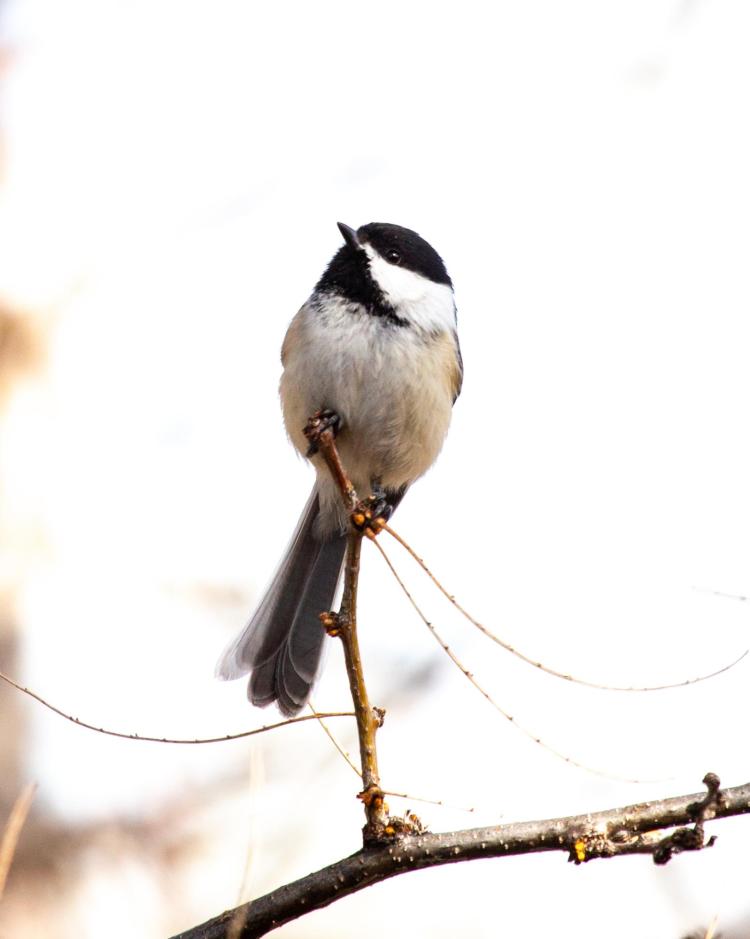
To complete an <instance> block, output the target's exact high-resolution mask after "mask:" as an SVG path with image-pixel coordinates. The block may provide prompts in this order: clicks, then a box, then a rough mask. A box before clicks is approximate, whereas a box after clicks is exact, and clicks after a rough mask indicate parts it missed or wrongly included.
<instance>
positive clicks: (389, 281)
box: [364, 245, 456, 329]
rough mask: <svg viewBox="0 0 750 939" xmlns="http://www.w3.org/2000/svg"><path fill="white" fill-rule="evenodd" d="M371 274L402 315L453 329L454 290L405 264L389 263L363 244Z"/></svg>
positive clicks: (422, 324) (430, 326)
mask: <svg viewBox="0 0 750 939" xmlns="http://www.w3.org/2000/svg"><path fill="white" fill-rule="evenodd" d="M364 248H365V251H366V252H367V256H368V257H369V259H370V273H371V274H372V277H373V279H374V280H375V282H376V283H377V284H378V286H379V287H380V289H381V290H382V291H383V293H384V294H385V296H386V299H387V300H388V302H389V303H390V304H391V305H392V306H393V307H394V308H395V309H396V311H397V312H398V314H399V315H400V316H403V318H404V319H407V320H409V321H410V322H412V323H414V325H415V326H420V327H422V328H424V329H435V328H438V329H452V328H453V326H454V323H455V309H456V308H455V304H454V300H453V291H452V290H451V288H450V287H449V286H448V285H447V284H436V283H435V282H434V281H432V280H429V279H428V278H427V277H422V275H421V274H416V273H415V272H414V271H410V270H408V269H407V268H405V267H398V266H397V265H395V264H389V263H388V261H386V260H385V259H384V258H382V257H381V256H380V255H379V254H378V253H377V251H375V250H374V249H373V248H372V247H371V245H365V246H364Z"/></svg>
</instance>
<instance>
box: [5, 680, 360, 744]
mask: <svg viewBox="0 0 750 939" xmlns="http://www.w3.org/2000/svg"><path fill="white" fill-rule="evenodd" d="M0 680H2V681H4V682H6V683H7V684H9V685H11V686H12V687H13V688H15V689H16V690H17V691H22V692H23V693H24V694H27V695H28V696H29V697H30V698H33V699H34V700H35V701H38V702H39V704H41V705H43V706H44V707H46V708H47V709H48V710H50V711H52V713H53V714H57V715H58V716H59V717H63V718H65V720H66V721H70V722H71V724H75V725H76V726H78V727H83V728H84V729H85V730H93V731H95V732H96V733H97V734H104V735H105V736H107V737H119V738H120V739H121V740H140V741H141V742H146V743H177V744H192V745H194V744H199V743H225V742H226V741H227V740H241V739H242V738H243V737H254V736H255V735H256V734H264V733H265V732H266V731H268V730H276V729H277V728H278V727H287V726H289V725H290V724H301V723H303V721H312V720H315V718H316V716H318V717H325V718H329V717H354V712H353V711H330V712H329V713H326V714H320V715H314V714H303V715H302V716H301V717H290V718H287V720H284V721H277V722H276V723H275V724H265V725H264V726H263V727H255V728H253V730H243V731H241V732H240V733H238V734H223V735H222V736H221V737H195V738H193V737H190V738H179V737H150V736H147V735H145V734H129V733H126V732H124V731H121V730H110V729H109V728H107V727H97V725H96V724H90V723H89V722H88V721H84V720H81V718H80V717H73V715H72V714H68V713H66V712H65V711H63V710H62V709H61V708H59V707H57V706H56V705H54V704H52V703H51V702H49V701H47V700H46V698H43V697H42V696H41V695H40V694H37V692H36V691H32V690H31V688H26V687H25V686H24V685H20V684H19V683H18V682H17V681H14V680H13V679H12V678H11V677H10V676H9V675H6V674H4V673H3V672H0Z"/></svg>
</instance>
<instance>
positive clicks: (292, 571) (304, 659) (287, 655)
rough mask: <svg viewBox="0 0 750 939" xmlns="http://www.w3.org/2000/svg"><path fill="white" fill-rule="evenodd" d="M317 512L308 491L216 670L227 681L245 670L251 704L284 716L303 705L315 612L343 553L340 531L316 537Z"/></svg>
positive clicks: (328, 596) (330, 594)
mask: <svg viewBox="0 0 750 939" xmlns="http://www.w3.org/2000/svg"><path fill="white" fill-rule="evenodd" d="M317 516H318V495H317V492H316V490H315V489H313V492H312V495H311V496H310V498H309V499H308V502H307V505H306V506H305V510H304V512H303V513H302V517H301V518H300V520H299V523H298V525H297V529H296V531H295V532H294V535H293V537H292V541H291V543H290V545H289V547H288V549H287V551H286V554H285V555H284V558H283V560H282V562H281V564H280V565H279V568H278V570H277V571H276V574H275V575H274V577H273V580H272V581H271V584H270V586H269V588H268V590H267V591H266V593H265V595H264V597H263V599H262V600H261V602H260V604H259V606H258V608H257V610H256V611H255V613H254V614H253V616H252V618H251V620H250V622H249V623H248V624H247V626H246V627H245V629H244V630H243V631H242V633H241V634H240V635H239V636H238V637H237V638H236V639H235V640H234V641H233V642H232V643H231V644H230V645H229V646H228V647H227V649H226V650H225V652H224V654H223V655H222V657H221V659H220V660H219V664H218V665H217V668H216V673H217V675H218V676H219V677H220V678H227V679H231V678H239V677H240V676H241V675H244V674H247V672H248V671H249V672H251V675H250V683H249V686H248V692H247V693H248V697H249V698H250V700H251V701H252V703H253V704H256V705H258V706H259V707H265V706H266V705H268V704H271V703H273V702H274V701H276V702H277V703H278V706H279V709H280V710H281V712H282V713H283V714H285V715H288V716H291V715H292V714H296V713H297V712H298V711H299V710H300V709H301V708H302V707H303V706H304V704H305V703H306V701H307V699H308V698H309V696H310V692H311V690H312V686H313V684H314V683H315V679H316V677H317V674H318V668H319V666H320V656H321V653H322V649H323V640H324V638H325V630H324V628H323V625H322V624H321V622H320V619H319V618H318V616H319V614H320V613H322V612H324V611H326V610H329V609H330V608H331V604H332V603H333V599H334V595H335V593H336V586H337V584H338V581H339V577H340V575H341V567H342V564H343V561H344V554H345V553H346V536H345V535H333V537H331V538H329V539H328V540H326V541H321V540H320V539H319V538H318V537H317V536H316V534H315V532H314V524H315V520H316V518H317Z"/></svg>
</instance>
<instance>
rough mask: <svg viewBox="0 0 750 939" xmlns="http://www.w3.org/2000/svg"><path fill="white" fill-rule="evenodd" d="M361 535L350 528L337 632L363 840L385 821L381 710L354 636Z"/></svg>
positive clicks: (373, 837)
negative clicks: (352, 728) (353, 719)
mask: <svg viewBox="0 0 750 939" xmlns="http://www.w3.org/2000/svg"><path fill="white" fill-rule="evenodd" d="M361 551H362V535H361V534H360V533H359V532H354V531H353V532H351V533H350V535H349V540H348V543H347V548H346V567H345V572H344V595H343V597H342V600H341V610H340V611H339V615H338V618H337V622H336V626H337V632H338V635H339V637H340V639H341V642H342V645H343V647H344V661H345V662H346V674H347V676H348V678H349V689H350V691H351V695H352V702H353V704H354V712H355V714H356V716H357V736H358V738H359V755H360V760H361V766H362V792H361V793H360V796H359V797H360V799H362V801H363V802H364V804H365V814H366V816H367V824H366V825H365V829H364V840H365V843H367V842H372V841H379V840H382V837H383V834H384V832H385V828H386V824H387V816H386V810H385V803H384V801H383V790H382V789H381V787H380V776H379V774H378V752H377V748H376V745H375V735H376V733H377V731H378V728H379V727H380V726H381V724H382V723H383V712H382V711H381V710H379V709H377V708H373V707H372V705H371V704H370V698H369V696H368V694H367V686H366V684H365V675H364V670H363V668H362V658H361V656H360V652H359V639H358V637H357V587H358V581H359V568H360V556H361Z"/></svg>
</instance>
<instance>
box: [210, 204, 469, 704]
mask: <svg viewBox="0 0 750 939" xmlns="http://www.w3.org/2000/svg"><path fill="white" fill-rule="evenodd" d="M339 230H340V231H341V234H342V236H343V238H344V244H343V245H342V247H341V248H340V249H339V250H338V251H337V252H336V254H335V255H334V257H333V259H332V260H331V262H330V264H329V265H328V267H327V269H326V271H325V273H324V274H323V276H322V277H321V278H320V280H319V281H318V283H317V285H316V287H315V289H314V290H313V292H312V295H311V296H310V297H309V299H308V300H307V301H306V302H305V304H304V305H303V306H302V308H301V309H300V311H299V312H298V313H297V315H296V316H295V317H294V319H293V320H292V322H291V324H290V326H289V329H288V331H287V334H286V337H285V339H284V344H283V346H282V350H281V361H282V365H283V374H282V376H281V385H280V393H281V403H282V409H283V413H284V423H285V425H286V429H287V433H288V434H289V437H290V439H291V441H292V443H293V444H294V446H295V447H296V448H297V449H298V450H299V451H300V453H302V454H303V455H307V456H309V457H310V459H311V460H312V463H313V465H314V467H315V471H316V480H315V485H314V486H313V491H312V494H311V495H310V498H309V499H308V501H307V505H306V506H305V509H304V511H303V513H302V517H301V518H300V521H299V523H298V525H297V529H296V531H295V532H294V535H293V536H292V540H291V542H290V544H289V547H288V548H287V551H286V554H285V555H284V557H283V559H282V561H281V563H280V565H279V567H278V569H277V571H276V574H275V575H274V577H273V580H272V581H271V584H270V586H269V587H268V589H267V591H266V593H265V595H264V596H263V599H262V600H261V601H260V604H259V605H258V607H257V609H256V610H255V612H254V613H253V616H252V618H251V619H250V622H249V623H248V624H247V626H246V627H245V628H244V630H243V631H242V632H241V633H240V634H239V636H237V638H236V639H235V640H234V641H233V642H231V643H230V645H229V646H228V647H227V648H226V650H225V651H224V653H223V655H222V656H221V659H220V660H219V663H218V665H217V668H216V673H217V675H218V677H220V678H223V679H233V678H240V677H241V676H242V675H245V674H247V673H248V672H250V682H249V686H248V697H249V699H250V701H252V703H253V704H255V705H258V706H260V707H265V706H266V705H268V704H271V703H272V702H274V701H275V702H276V703H277V704H278V706H279V709H280V710H281V712H282V713H283V714H285V715H293V714H295V713H296V712H297V711H299V710H300V709H301V708H302V707H303V705H304V704H305V703H306V702H307V699H308V698H309V696H310V692H311V690H312V686H313V684H314V682H315V679H316V677H317V673H318V669H319V665H320V657H321V651H322V646H323V640H324V638H325V630H324V628H323V626H322V624H321V622H320V619H319V614H320V613H322V612H325V611H328V610H330V608H331V605H332V603H333V600H334V594H335V592H336V587H337V584H338V581H339V577H340V574H341V569H342V565H343V560H344V553H345V550H346V532H347V528H348V526H349V524H350V522H349V517H348V512H347V510H346V508H345V507H344V505H343V503H342V500H341V495H340V493H339V491H338V489H337V487H336V485H335V483H334V481H333V479H332V477H331V475H330V473H329V471H328V468H327V466H326V464H325V462H324V460H323V459H322V457H321V456H320V455H319V454H311V453H309V452H308V447H309V441H308V439H307V438H306V436H305V433H304V428H305V426H306V425H307V422H308V420H309V419H310V417H312V416H313V415H316V414H320V415H323V417H324V419H325V420H326V421H327V422H329V424H330V426H332V427H333V428H334V429H335V430H336V434H337V436H336V446H337V448H338V451H339V454H340V456H341V461H342V463H343V465H344V468H345V470H346V471H347V473H348V475H349V478H350V479H351V481H352V483H353V484H354V487H355V489H356V490H357V493H358V494H359V496H360V497H363V496H369V495H370V494H372V495H373V497H374V498H375V499H376V500H377V501H376V504H377V505H378V512H379V514H381V515H383V516H385V517H388V516H389V515H390V513H391V512H392V511H393V509H395V507H396V506H397V505H398V503H399V502H400V501H401V499H402V498H403V495H404V493H405V492H406V490H407V488H408V487H409V486H410V485H411V483H413V482H414V480H415V479H417V478H418V477H419V476H421V475H422V474H423V473H425V472H426V471H427V470H428V469H429V467H430V466H431V465H432V463H433V462H434V460H435V458H436V457H437V455H438V453H439V451H440V448H441V446H442V444H443V440H444V439H445V435H446V433H447V430H448V425H449V423H450V417H451V408H452V406H453V402H454V401H455V400H456V398H457V397H458V394H459V392H460V390H461V380H462V375H463V366H462V362H461V352H460V349H459V345H458V337H457V335H456V306H455V302H454V298H453V285H452V283H451V279H450V277H449V276H448V272H447V270H446V269H445V265H444V264H443V261H442V259H441V257H440V255H439V254H438V253H437V251H435V249H434V248H432V247H431V246H430V245H429V244H428V243H427V242H426V241H425V240H424V239H423V238H421V237H420V236H419V235H418V234H417V233H416V232H414V231H411V230H410V229H408V228H402V227H401V226H399V225H390V224H386V223H382V222H372V223H370V224H369V225H363V226H362V227H361V228H359V229H357V230H356V231H355V230H354V229H352V228H350V227H349V226H348V225H344V224H342V223H339Z"/></svg>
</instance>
